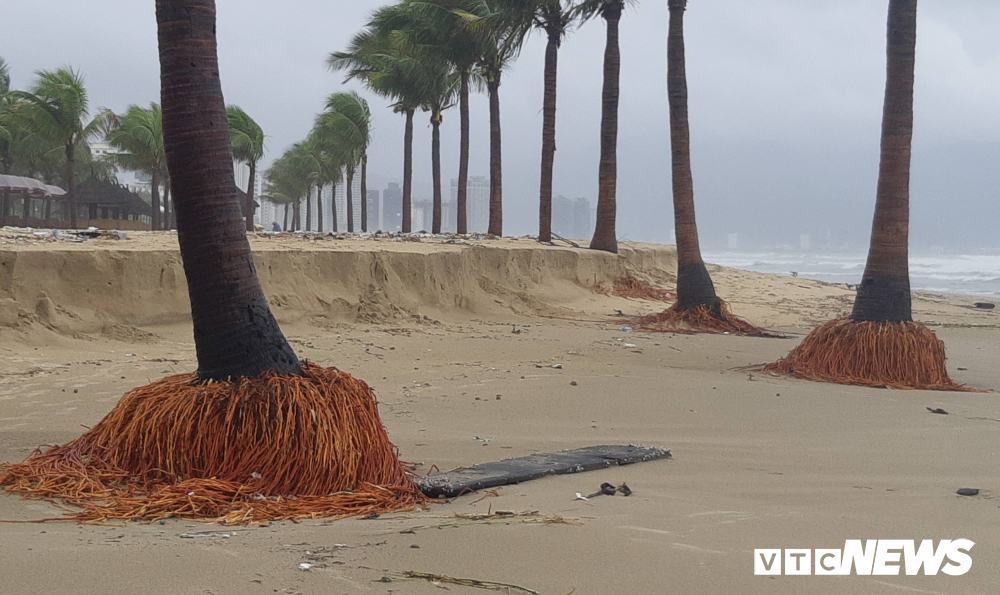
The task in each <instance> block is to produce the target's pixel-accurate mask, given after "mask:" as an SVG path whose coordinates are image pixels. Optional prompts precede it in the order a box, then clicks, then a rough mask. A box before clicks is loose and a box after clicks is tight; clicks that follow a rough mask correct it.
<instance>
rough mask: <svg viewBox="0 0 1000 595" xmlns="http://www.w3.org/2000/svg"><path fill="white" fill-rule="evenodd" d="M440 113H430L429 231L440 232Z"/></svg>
mask: <svg viewBox="0 0 1000 595" xmlns="http://www.w3.org/2000/svg"><path fill="white" fill-rule="evenodd" d="M442 120H443V118H442V117H441V113H440V112H438V113H435V114H431V179H432V180H433V184H434V199H433V203H432V207H431V209H432V211H433V214H432V216H431V232H432V233H441V200H442V197H441V122H442Z"/></svg>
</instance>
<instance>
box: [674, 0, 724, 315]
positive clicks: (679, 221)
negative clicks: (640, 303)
mask: <svg viewBox="0 0 1000 595" xmlns="http://www.w3.org/2000/svg"><path fill="white" fill-rule="evenodd" d="M686 6H687V0H670V3H669V9H670V27H669V33H668V34H667V99H668V101H669V103H670V147H671V153H670V156H671V165H672V167H673V193H674V229H675V230H676V232H677V233H676V235H677V304H676V308H677V309H678V310H687V309H689V308H693V307H695V306H700V305H704V306H716V305H717V304H718V303H719V298H718V297H717V296H716V295H715V285H714V284H713V283H712V278H711V276H709V274H708V269H706V268H705V263H704V262H703V261H702V259H701V247H700V246H699V243H698V225H697V223H696V221H695V212H694V181H693V179H692V177H691V133H690V128H689V126H688V90H687V71H686V66H685V55H684V10H685V8H686Z"/></svg>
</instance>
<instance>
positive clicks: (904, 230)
mask: <svg viewBox="0 0 1000 595" xmlns="http://www.w3.org/2000/svg"><path fill="white" fill-rule="evenodd" d="M916 45H917V0H889V19H888V32H887V42H886V62H887V68H886V81H885V104H884V106H883V111H882V143H881V145H882V147H881V159H880V161H879V175H878V188H877V191H876V195H875V218H874V222H873V224H872V237H871V245H870V247H869V249H868V263H867V264H866V265H865V273H864V275H863V276H862V277H861V285H859V286H858V294H857V297H856V298H855V300H854V311H853V312H852V313H851V318H852V319H854V320H857V321H871V322H904V321H910V320H912V319H913V314H912V311H911V297H910V269H909V252H908V244H909V237H910V149H911V146H912V140H913V71H914V64H915V62H916Z"/></svg>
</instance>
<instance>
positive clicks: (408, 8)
mask: <svg viewBox="0 0 1000 595" xmlns="http://www.w3.org/2000/svg"><path fill="white" fill-rule="evenodd" d="M478 6H479V5H478V4H477V3H476V2H475V1H472V0H402V2H400V3H399V4H397V5H395V6H393V7H391V9H389V10H382V11H378V12H376V13H375V15H374V16H373V18H372V22H373V24H374V26H375V28H376V29H378V30H382V31H402V32H404V37H405V39H406V40H407V41H408V43H409V44H410V45H411V46H413V45H415V46H417V47H419V48H420V49H421V51H423V52H425V53H430V54H431V55H433V56H435V57H436V58H437V59H440V60H443V61H446V62H448V63H450V64H452V65H453V66H454V67H455V70H456V71H457V72H458V75H459V90H458V107H459V117H460V120H461V122H460V127H461V136H460V140H459V158H458V188H457V197H456V201H457V211H458V225H457V231H458V233H460V234H465V233H468V216H467V210H468V200H467V199H468V186H469V128H470V123H469V92H470V88H471V83H472V77H473V67H474V66H475V65H476V63H477V62H478V61H479V58H480V56H482V55H483V53H484V52H483V36H482V35H481V34H480V33H479V32H478V31H476V29H477V27H476V26H475V24H474V21H475V18H476V17H482V16H484V15H483V14H475V13H472V12H470V11H472V10H476V9H477V7H478ZM403 211H404V217H405V216H406V207H405V205H404V208H403Z"/></svg>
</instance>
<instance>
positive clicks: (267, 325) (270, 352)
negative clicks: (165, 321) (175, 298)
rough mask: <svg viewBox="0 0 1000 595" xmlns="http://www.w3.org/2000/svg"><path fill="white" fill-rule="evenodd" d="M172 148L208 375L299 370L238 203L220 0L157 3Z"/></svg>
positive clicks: (201, 360) (183, 244) (202, 366)
mask: <svg viewBox="0 0 1000 595" xmlns="http://www.w3.org/2000/svg"><path fill="white" fill-rule="evenodd" d="M156 22H157V30H158V37H159V53H160V68H161V76H160V81H161V91H160V94H161V98H162V99H161V103H162V105H163V141H164V142H163V144H164V147H165V149H166V154H167V165H168V167H169V171H170V181H171V183H172V184H173V190H174V202H175V206H176V210H177V230H178V234H177V237H178V240H179V241H180V249H181V259H182V261H183V263H184V274H185V276H186V278H187V284H188V293H189V295H190V298H191V319H192V322H193V323H194V343H195V348H196V350H197V354H198V375H199V377H200V378H201V379H203V380H209V379H211V380H227V379H235V378H241V377H245V376H250V377H252V376H258V375H260V374H262V373H264V372H269V371H270V372H275V373H278V374H297V373H300V372H301V367H300V364H299V359H298V357H296V355H295V352H294V351H292V348H291V347H290V346H289V345H288V342H287V341H286V340H285V337H284V335H283V334H282V332H281V329H280V328H278V323H277V322H276V321H275V319H274V316H273V314H272V313H271V309H270V307H269V306H268V304H267V298H265V296H264V292H263V290H262V289H261V286H260V281H259V280H258V278H257V270H256V268H255V266H254V261H253V258H252V256H251V254H250V243H249V241H248V240H247V236H246V229H245V228H244V225H243V221H242V213H241V209H240V204H239V202H238V201H237V199H236V182H235V180H234V179H233V167H232V163H233V154H232V145H231V142H230V138H229V127H228V125H227V120H226V105H225V101H224V99H223V96H222V85H221V83H220V81H219V74H218V73H219V63H218V54H217V49H216V41H215V1H214V0H156Z"/></svg>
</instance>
